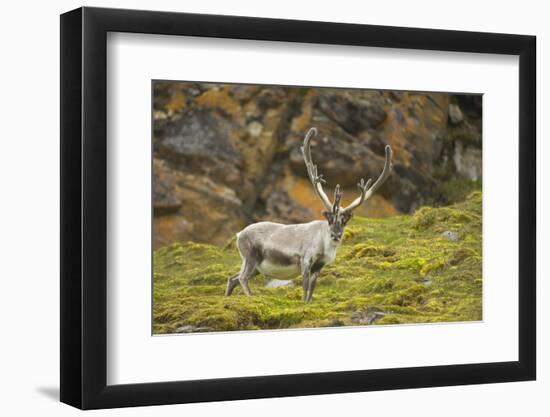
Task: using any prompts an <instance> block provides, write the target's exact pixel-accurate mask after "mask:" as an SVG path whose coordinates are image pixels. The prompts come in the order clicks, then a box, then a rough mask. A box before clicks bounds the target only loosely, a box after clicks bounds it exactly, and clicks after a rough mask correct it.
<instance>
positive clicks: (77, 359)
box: [60, 7, 536, 409]
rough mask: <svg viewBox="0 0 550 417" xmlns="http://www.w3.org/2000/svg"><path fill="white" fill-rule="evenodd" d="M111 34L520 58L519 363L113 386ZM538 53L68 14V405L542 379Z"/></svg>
mask: <svg viewBox="0 0 550 417" xmlns="http://www.w3.org/2000/svg"><path fill="white" fill-rule="evenodd" d="M108 32H131V33H146V34H162V35H174V36H178V35H186V36H199V37H215V38H235V39H254V40H268V41H285V42H305V43H318V44H332V45H356V46H371V47H382V48H402V49H420V50H438V51H456V52H476V53H490V54H506V55H517V56H519V103H518V108H519V132H518V138H519V155H518V157H519V271H518V273H519V277H520V278H519V293H518V297H519V360H518V361H513V362H496V363H477V364H468V365H445V366H428V367H412V368H399V369H377V370H357V371H344V372H326V373H310V374H292V375H273V376H256V377H240V378H226V379H209V380H199V381H175V382H161V383H141V384H131V385H112V386H109V385H107V383H106V375H107V336H106V329H107V308H106V307H107V303H106V300H107V252H106V247H107V181H108V178H107V163H106V161H107V134H106V131H107V130H106V128H107V112H106V94H107V87H106V86H107V83H106V81H107V79H106V77H107V73H106V59H107V58H106V55H107V54H106V45H107V42H106V39H107V33H108ZM535 51H536V38H535V37H534V36H524V35H510V34H495V33H479V32H461V31H449V30H431V29H415V28H403V27H387V26H371V25H357V24H341V23H322V22H311V21H293V20H277V19H264V18H261V19H260V18H251V17H233V16H215V15H198V14H185V13H169V12H151V11H136V10H119V9H102V8H88V7H84V8H80V9H77V10H73V11H71V12H68V13H65V14H63V15H61V53H60V57H61V231H60V232H61V309H60V315H61V358H60V359H61V382H60V383H61V401H62V402H64V403H67V404H70V405H73V406H75V407H78V408H82V409H94V408H111V407H124V406H142V405H156V404H174V403H190V402H201V401H218V400H237V399H249V398H264V397H282V396H298V395H313V394H328V393H344V392H357V391H375V390H388V389H400V388H420V387H434V386H449V385H464V384H481V383H495V382H507V381H525V380H533V379H535V376H536V315H535V310H536V304H535V302H536V296H535V293H536V284H535V280H536V276H535V273H536V270H535V265H536V262H535V260H536V259H535V257H536V250H535V249H536V143H535V136H536V132H535V121H536V120H535V108H536V92H535V87H536V81H535V80H536V76H535V75H536V69H535V68H536V55H535V54H536V52H535Z"/></svg>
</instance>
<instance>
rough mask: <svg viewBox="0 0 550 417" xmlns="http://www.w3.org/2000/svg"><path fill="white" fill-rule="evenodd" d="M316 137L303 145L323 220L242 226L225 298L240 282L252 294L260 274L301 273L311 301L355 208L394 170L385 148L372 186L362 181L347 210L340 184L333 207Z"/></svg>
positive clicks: (306, 296) (310, 133)
mask: <svg viewBox="0 0 550 417" xmlns="http://www.w3.org/2000/svg"><path fill="white" fill-rule="evenodd" d="M316 134H317V130H316V129H315V128H313V127H312V128H311V129H310V130H309V131H308V132H307V135H306V137H305V138H304V144H303V146H302V147H301V150H302V154H303V156H304V161H305V163H306V167H307V172H308V175H309V179H310V180H311V183H312V185H313V190H314V191H315V194H316V195H317V197H319V199H320V200H321V202H322V203H323V206H324V207H325V209H326V210H325V211H323V216H324V217H325V218H326V221H325V220H315V221H312V222H309V223H301V224H290V225H284V224H279V223H273V222H259V223H254V224H251V225H249V226H247V227H245V228H244V229H243V230H242V231H240V232H239V233H237V248H238V250H239V253H240V255H241V258H242V265H241V270H240V271H239V273H238V274H237V275H235V276H232V277H230V278H229V280H228V281H227V288H226V291H225V295H226V296H230V295H231V293H232V292H233V289H234V288H235V286H236V285H237V284H238V283H239V284H240V285H241V287H242V289H243V291H244V293H245V294H246V295H247V296H250V295H252V292H251V291H250V288H249V286H248V280H249V279H250V278H251V277H253V276H255V275H257V274H258V273H261V274H263V275H265V276H267V277H271V278H291V277H294V276H296V275H298V274H301V275H302V287H303V291H304V293H303V298H302V299H303V301H307V302H311V301H313V291H314V290H315V283H316V282H317V277H318V276H319V273H320V272H321V269H322V268H323V267H324V266H325V265H328V264H330V263H331V262H333V261H334V258H336V251H337V250H338V248H339V247H340V243H341V240H342V236H343V233H344V228H345V227H346V224H347V223H348V222H349V220H350V219H351V217H352V216H353V210H355V209H356V208H357V207H359V206H360V205H361V204H363V202H365V201H366V200H368V199H369V198H370V197H371V196H372V195H373V194H374V192H375V191H376V190H377V189H378V188H379V187H380V186H381V185H382V184H383V183H384V181H386V179H387V178H388V177H389V175H390V172H391V169H392V162H391V160H392V150H391V148H390V146H389V145H386V161H385V163H384V169H383V170H382V174H380V177H379V178H378V179H377V180H376V182H375V183H374V184H373V185H372V187H371V186H370V185H371V183H372V180H371V179H369V180H368V181H367V182H365V181H364V180H363V179H362V178H361V180H360V181H359V183H358V184H357V186H358V187H359V190H360V191H361V195H360V196H359V197H357V198H356V199H355V200H354V201H353V202H352V203H351V204H350V205H349V206H347V207H346V208H342V207H340V202H341V200H342V192H341V191H340V185H339V184H338V185H336V188H335V190H334V202H333V203H331V202H330V200H329V198H328V196H327V195H326V194H325V191H324V190H323V184H325V183H326V181H325V180H324V178H323V175H322V174H319V173H318V172H317V166H316V165H315V164H314V163H313V160H312V158H311V144H310V142H311V139H312V138H313V137H314V136H315V135H316Z"/></svg>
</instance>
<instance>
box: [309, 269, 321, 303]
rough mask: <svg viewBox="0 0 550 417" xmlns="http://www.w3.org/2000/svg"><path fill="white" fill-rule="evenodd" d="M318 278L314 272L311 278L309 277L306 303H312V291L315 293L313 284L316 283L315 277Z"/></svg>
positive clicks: (317, 274)
mask: <svg viewBox="0 0 550 417" xmlns="http://www.w3.org/2000/svg"><path fill="white" fill-rule="evenodd" d="M318 276H319V273H318V272H315V273H313V274H311V276H310V277H309V282H308V292H309V294H308V297H307V301H308V302H310V303H311V302H313V291H315V284H316V283H317V277H318Z"/></svg>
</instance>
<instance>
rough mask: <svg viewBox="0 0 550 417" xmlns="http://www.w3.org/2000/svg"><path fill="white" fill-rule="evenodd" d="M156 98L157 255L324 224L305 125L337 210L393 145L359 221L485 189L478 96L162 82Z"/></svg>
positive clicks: (376, 168)
mask: <svg viewBox="0 0 550 417" xmlns="http://www.w3.org/2000/svg"><path fill="white" fill-rule="evenodd" d="M153 91H154V97H153V99H154V100H153V101H154V109H153V121H154V126H153V150H154V161H153V168H154V169H153V177H154V178H153V204H154V216H155V217H154V244H155V247H157V248H158V247H161V246H163V245H166V244H168V243H171V242H174V241H188V240H192V241H195V242H207V243H213V244H218V245H219V244H223V243H224V242H226V241H227V239H228V238H229V237H231V236H232V235H233V234H234V233H235V232H237V231H239V230H240V229H241V228H242V227H244V226H245V225H247V224H249V223H251V222H255V221H259V220H267V219H268V220H273V221H279V222H284V223H290V222H302V221H309V220H311V219H313V218H317V217H320V212H321V204H320V202H319V201H318V200H317V199H316V197H315V195H314V194H313V191H312V188H311V185H310V183H309V180H308V179H307V174H306V171H305V167H304V163H303V160H302V156H301V153H300V149H299V148H300V145H301V142H302V140H303V137H304V135H305V133H306V132H307V130H308V129H309V128H310V127H311V126H315V127H316V128H317V129H318V131H319V134H318V135H317V137H316V138H315V139H314V142H313V147H312V152H313V158H314V160H315V162H316V163H317V164H318V165H319V170H320V172H322V173H323V174H324V176H325V177H326V178H327V180H328V184H327V188H328V190H327V191H332V190H333V188H334V186H335V185H336V184H337V183H339V184H340V185H341V186H342V187H343V191H344V204H347V203H348V202H349V201H350V200H352V199H353V198H355V196H356V195H357V193H358V191H357V189H356V187H355V184H356V183H357V181H358V180H359V179H360V178H362V177H365V178H369V177H372V178H376V177H377V176H378V175H379V173H380V171H381V169H382V166H383V161H384V159H383V156H384V146H385V144H386V143H389V144H390V145H391V146H392V148H393V150H394V173H393V175H392V177H391V178H390V180H388V182H387V183H386V184H385V185H384V187H383V188H382V189H381V190H380V194H379V195H377V196H375V197H373V198H372V199H371V200H369V202H368V203H367V204H365V205H364V207H361V208H360V209H359V210H358V213H357V214H359V215H363V216H370V217H385V216H388V215H393V214H398V213H411V212H413V211H414V210H415V209H416V208H418V207H419V206H421V205H446V204H450V203H452V202H455V201H458V200H461V199H462V198H463V197H464V196H465V195H466V194H467V193H468V192H469V191H471V190H473V189H477V188H479V187H480V184H481V144H482V140H481V126H482V118H481V114H482V113H481V110H482V109H481V96H480V95H453V94H445V93H418V92H394V91H378V90H349V89H329V88H299V87H296V88H288V87H277V86H252V85H225V84H205V83H186V82H160V81H157V82H155V83H154V88H153Z"/></svg>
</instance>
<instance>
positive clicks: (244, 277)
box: [238, 261, 256, 297]
mask: <svg viewBox="0 0 550 417" xmlns="http://www.w3.org/2000/svg"><path fill="white" fill-rule="evenodd" d="M255 272H256V261H245V263H244V264H243V266H242V269H241V273H240V274H239V278H238V280H239V283H240V284H241V287H243V291H244V293H245V294H246V295H247V296H249V297H250V296H251V295H252V291H250V287H249V286H248V280H249V279H250V277H252V276H253V275H255Z"/></svg>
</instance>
